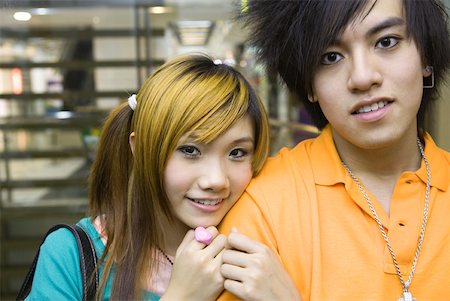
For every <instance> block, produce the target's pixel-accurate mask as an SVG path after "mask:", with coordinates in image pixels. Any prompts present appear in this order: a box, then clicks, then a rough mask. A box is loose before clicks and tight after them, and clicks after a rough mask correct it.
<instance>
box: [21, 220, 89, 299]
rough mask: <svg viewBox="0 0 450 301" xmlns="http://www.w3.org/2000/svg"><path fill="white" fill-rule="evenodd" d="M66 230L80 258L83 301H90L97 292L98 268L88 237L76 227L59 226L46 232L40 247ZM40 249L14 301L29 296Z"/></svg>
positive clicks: (81, 229)
mask: <svg viewBox="0 0 450 301" xmlns="http://www.w3.org/2000/svg"><path fill="white" fill-rule="evenodd" d="M60 228H66V229H68V230H70V231H71V232H72V234H73V235H74V236H75V240H76V242H77V246H78V254H79V256H80V268H81V278H82V279H81V280H82V284H83V301H90V300H94V299H95V293H96V292H97V290H98V268H97V256H96V254H95V249H94V246H93V245H92V241H91V239H90V238H89V235H88V234H87V233H86V232H85V231H84V230H83V228H81V227H80V226H77V225H66V224H59V225H56V226H54V227H52V228H51V229H50V230H48V232H47V234H45V236H44V238H43V239H42V242H41V246H42V244H43V243H44V241H45V239H46V238H47V236H48V235H49V234H50V233H52V232H54V231H56V230H58V229H60ZM40 249H41V248H40V247H39V249H38V251H37V254H36V257H35V258H34V260H33V263H32V264H31V267H30V270H29V271H28V274H27V276H26V277H25V280H24V282H23V284H22V287H21V288H20V290H19V293H18V295H17V298H16V300H17V301H22V300H25V298H26V297H27V296H28V295H29V294H30V291H31V286H32V284H33V278H34V272H35V271H36V264H37V261H38V258H39V253H40Z"/></svg>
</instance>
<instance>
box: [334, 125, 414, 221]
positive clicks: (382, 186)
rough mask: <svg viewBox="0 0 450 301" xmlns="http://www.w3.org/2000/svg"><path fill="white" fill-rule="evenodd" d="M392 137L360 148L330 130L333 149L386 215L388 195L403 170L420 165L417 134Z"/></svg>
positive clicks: (388, 203) (412, 169)
mask: <svg viewBox="0 0 450 301" xmlns="http://www.w3.org/2000/svg"><path fill="white" fill-rule="evenodd" d="M410 136H411V137H407V139H402V140H401V141H393V142H392V143H390V144H389V145H387V146H384V147H380V148H373V149H362V148H359V147H357V146H355V145H353V144H351V143H349V142H348V141H346V140H344V139H343V138H342V137H341V136H339V135H337V134H336V133H335V132H333V138H334V141H335V145H336V149H337V151H338V153H339V156H340V157H341V160H342V161H343V162H345V164H346V165H347V166H348V168H349V169H350V170H351V171H352V172H353V174H354V175H355V176H356V177H358V178H359V180H360V181H361V183H362V185H363V186H364V188H365V189H366V190H368V191H370V192H371V193H372V195H374V196H375V197H376V198H377V201H378V202H379V203H380V204H381V205H382V206H383V208H384V210H385V211H386V212H387V214H388V215H389V208H390V203H391V197H392V194H393V192H394V188H395V185H396V183H397V181H398V179H399V177H400V175H401V174H402V173H403V172H406V171H416V170H417V169H419V168H420V162H421V155H420V152H419V148H418V145H417V138H416V137H414V136H412V135H410Z"/></svg>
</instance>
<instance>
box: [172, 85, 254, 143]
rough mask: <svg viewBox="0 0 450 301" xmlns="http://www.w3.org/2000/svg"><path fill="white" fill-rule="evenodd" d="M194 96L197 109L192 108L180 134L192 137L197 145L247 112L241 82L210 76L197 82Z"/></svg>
mask: <svg viewBox="0 0 450 301" xmlns="http://www.w3.org/2000/svg"><path fill="white" fill-rule="evenodd" d="M200 85H201V87H198V88H197V89H195V90H194V91H197V92H198V91H203V93H201V95H196V96H197V99H198V101H199V103H200V105H198V106H195V107H192V108H191V111H190V113H189V115H190V116H187V117H189V118H188V119H190V120H188V122H186V124H185V125H183V128H184V129H181V131H180V132H184V133H189V134H191V133H195V135H194V136H195V137H196V139H197V140H198V141H199V142H202V143H210V142H211V141H213V140H214V139H216V138H217V137H218V136H220V135H221V134H223V133H224V132H225V131H226V130H227V129H229V128H230V127H231V126H232V125H233V124H234V123H235V122H236V121H237V120H239V119H241V118H242V117H243V116H244V115H245V113H246V112H247V110H248V106H249V105H248V99H249V93H248V90H247V89H246V87H245V85H244V83H243V82H242V81H238V80H236V79H235V78H230V77H228V76H214V77H212V78H210V79H208V80H205V81H201V83H200Z"/></svg>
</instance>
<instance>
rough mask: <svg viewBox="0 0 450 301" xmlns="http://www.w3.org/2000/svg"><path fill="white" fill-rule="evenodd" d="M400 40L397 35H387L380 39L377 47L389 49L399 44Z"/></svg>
mask: <svg viewBox="0 0 450 301" xmlns="http://www.w3.org/2000/svg"><path fill="white" fill-rule="evenodd" d="M398 42H399V39H398V38H395V37H385V38H382V39H381V40H379V41H378V42H377V44H376V47H377V48H382V49H389V48H392V47H394V46H395V45H397V44H398Z"/></svg>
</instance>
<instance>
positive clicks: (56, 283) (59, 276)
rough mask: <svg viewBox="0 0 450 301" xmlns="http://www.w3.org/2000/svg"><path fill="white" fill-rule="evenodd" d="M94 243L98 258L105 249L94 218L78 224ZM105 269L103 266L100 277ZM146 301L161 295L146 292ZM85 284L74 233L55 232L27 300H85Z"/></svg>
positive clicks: (43, 249)
mask: <svg viewBox="0 0 450 301" xmlns="http://www.w3.org/2000/svg"><path fill="white" fill-rule="evenodd" d="M78 225H79V226H81V227H82V228H83V229H84V230H86V232H87V233H88V235H89V236H90V238H91V240H92V243H93V244H94V248H95V252H96V254H97V257H98V258H100V257H101V256H102V254H103V252H104V250H105V245H104V244H103V242H102V240H101V238H100V235H99V233H98V232H97V230H95V228H94V226H93V225H92V222H91V219H90V218H83V219H81V220H80V221H79V222H78ZM102 273H103V266H100V277H101V276H102ZM113 277H114V271H113V272H112V273H111V275H110V277H109V278H108V282H107V284H106V288H105V292H104V295H103V300H109V297H110V295H111V286H112V282H113ZM144 295H145V296H144V300H149V301H157V300H159V298H160V297H159V296H158V295H156V294H154V293H151V292H145V294H144ZM82 299H83V298H82V283H81V269H80V258H79V255H78V247H77V243H76V241H75V237H74V236H73V234H72V232H70V231H69V230H67V229H64V228H61V229H58V230H56V231H55V232H53V233H51V234H50V235H49V236H48V237H47V238H46V239H45V242H44V243H43V244H42V246H41V251H40V254H39V260H38V262H37V265H36V272H35V274H34V279H33V286H32V288H31V292H30V294H29V295H28V297H27V298H26V300H39V301H42V300H82Z"/></svg>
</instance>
